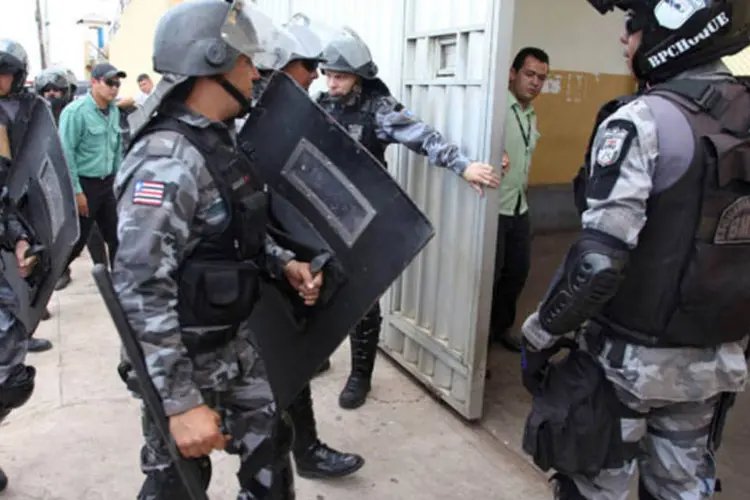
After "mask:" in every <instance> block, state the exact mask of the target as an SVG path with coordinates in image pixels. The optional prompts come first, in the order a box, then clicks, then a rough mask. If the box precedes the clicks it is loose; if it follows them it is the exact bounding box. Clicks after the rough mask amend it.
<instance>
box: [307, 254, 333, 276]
mask: <svg viewBox="0 0 750 500" xmlns="http://www.w3.org/2000/svg"><path fill="white" fill-rule="evenodd" d="M332 258H333V256H332V255H331V254H330V252H323V253H321V254H319V255H317V256H316V257H315V258H314V259H313V260H312V261H311V262H310V272H311V273H312V274H313V276H314V275H316V274H318V273H319V272H321V271H322V270H323V268H324V267H325V266H326V264H328V261H330V260H331V259H332Z"/></svg>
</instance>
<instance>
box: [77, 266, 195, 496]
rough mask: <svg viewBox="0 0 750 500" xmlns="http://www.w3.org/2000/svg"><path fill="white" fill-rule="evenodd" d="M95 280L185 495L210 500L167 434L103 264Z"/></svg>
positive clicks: (156, 397) (158, 399)
mask: <svg viewBox="0 0 750 500" xmlns="http://www.w3.org/2000/svg"><path fill="white" fill-rule="evenodd" d="M91 274H92V275H93V276H94V281H95V282H96V286H97V288H99V293H100V294H101V295H102V298H103V299H104V304H105V305H106V306H107V310H108V311H109V315H110V316H111V317H112V322H113V323H114V324H115V328H116V329H117V334H118V335H119V336H120V339H121V340H122V344H123V346H124V347H125V352H126V353H127V355H128V358H129V361H130V364H131V365H132V366H133V370H134V371H135V375H136V377H137V378H138V387H139V389H140V390H139V391H138V392H139V393H140V396H141V397H142V398H143V402H144V404H145V405H146V410H147V411H148V412H149V413H150V415H151V418H152V419H153V421H154V423H155V424H156V427H157V429H158V431H159V434H161V437H162V439H163V440H164V442H165V443H167V448H168V450H169V454H170V455H171V456H172V463H173V464H174V468H175V470H176V471H177V475H178V476H179V478H180V480H181V481H182V484H183V486H184V487H185V491H187V493H188V497H189V499H190V500H209V498H208V494H207V493H206V492H205V491H204V490H203V487H202V486H201V484H200V481H199V480H198V478H199V477H200V476H199V471H198V470H197V464H195V463H192V462H188V461H187V460H186V459H185V458H184V457H183V456H182V455H181V454H180V450H179V449H178V448H177V443H175V441H174V438H172V434H171V433H170V432H169V419H168V418H167V415H166V414H165V413H164V407H163V406H162V401H161V397H159V393H158V392H157V391H156V387H154V383H153V382H152V380H151V377H150V376H149V374H148V368H147V367H146V362H145V358H144V356H143V350H142V349H141V345H140V343H139V342H138V339H137V338H136V336H135V334H134V333H133V329H132V328H131V327H130V323H129V322H128V318H127V316H125V311H124V310H123V309H122V304H120V300H119V299H118V298H117V294H116V293H115V288H114V286H113V285H112V277H111V276H110V274H109V271H108V270H107V266H105V265H104V264H97V265H95V266H94V270H93V271H92V273H91Z"/></svg>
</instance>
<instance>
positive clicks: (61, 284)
mask: <svg viewBox="0 0 750 500" xmlns="http://www.w3.org/2000/svg"><path fill="white" fill-rule="evenodd" d="M71 281H72V279H71V277H70V268H69V267H68V268H66V269H65V271H63V273H62V276H60V277H59V278H58V279H57V283H56V284H55V290H62V289H63V288H66V287H67V286H68V285H70V282H71Z"/></svg>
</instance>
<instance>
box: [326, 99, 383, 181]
mask: <svg viewBox="0 0 750 500" xmlns="http://www.w3.org/2000/svg"><path fill="white" fill-rule="evenodd" d="M382 97H383V95H382V94H381V93H379V92H376V91H374V90H371V89H362V94H361V95H360V96H359V98H358V99H357V102H356V103H355V104H351V105H342V104H340V103H338V102H334V101H333V100H332V99H330V98H329V97H328V94H322V95H321V96H320V97H319V98H318V104H319V105H320V106H321V107H322V108H323V109H325V110H326V111H327V112H328V113H329V114H330V115H331V116H332V117H333V118H334V119H335V120H336V121H337V122H339V124H340V125H341V126H342V127H344V128H345V129H346V130H347V132H349V135H351V136H352V137H353V138H354V139H356V140H358V141H359V142H360V143H361V144H362V145H363V146H364V147H365V148H367V150H368V151H369V152H370V153H372V155H373V156H374V157H375V158H376V159H377V160H378V161H379V162H380V163H382V164H383V165H384V166H385V165H386V163H385V148H386V147H387V144H384V143H383V142H382V141H380V140H379V139H378V136H377V123H376V122H375V112H376V111H377V104H378V99H380V98H382Z"/></svg>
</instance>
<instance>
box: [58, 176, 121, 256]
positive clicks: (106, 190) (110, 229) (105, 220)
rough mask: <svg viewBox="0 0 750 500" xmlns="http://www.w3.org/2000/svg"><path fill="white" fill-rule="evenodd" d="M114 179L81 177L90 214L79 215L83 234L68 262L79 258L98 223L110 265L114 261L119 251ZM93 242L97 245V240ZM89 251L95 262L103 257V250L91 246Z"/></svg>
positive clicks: (108, 177) (111, 177) (112, 177)
mask: <svg viewBox="0 0 750 500" xmlns="http://www.w3.org/2000/svg"><path fill="white" fill-rule="evenodd" d="M114 180H115V177H114V175H110V176H107V177H104V178H101V179H99V178H94V177H81V178H80V182H81V188H82V190H83V194H85V195H86V200H87V202H88V207H89V216H88V217H79V219H78V222H79V224H80V228H81V235H80V237H79V239H78V242H77V243H76V245H75V247H73V253H72V254H71V255H70V259H69V261H68V264H70V263H71V262H73V261H74V260H75V259H76V258H78V256H79V255H81V252H82V251H83V248H84V247H85V246H86V244H87V243H89V237H90V236H91V231H92V229H93V227H94V224H96V226H97V228H98V229H99V233H100V234H101V237H102V238H103V239H104V242H105V243H106V245H107V250H108V252H109V262H110V266H111V265H112V263H113V262H114V260H115V252H116V251H117V201H116V200H115V192H114ZM93 243H94V245H95V244H96V240H94V242H93ZM89 251H90V252H91V257H92V258H93V259H94V261H95V262H96V261H97V260H98V259H101V252H97V250H93V251H92V249H91V247H89Z"/></svg>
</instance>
